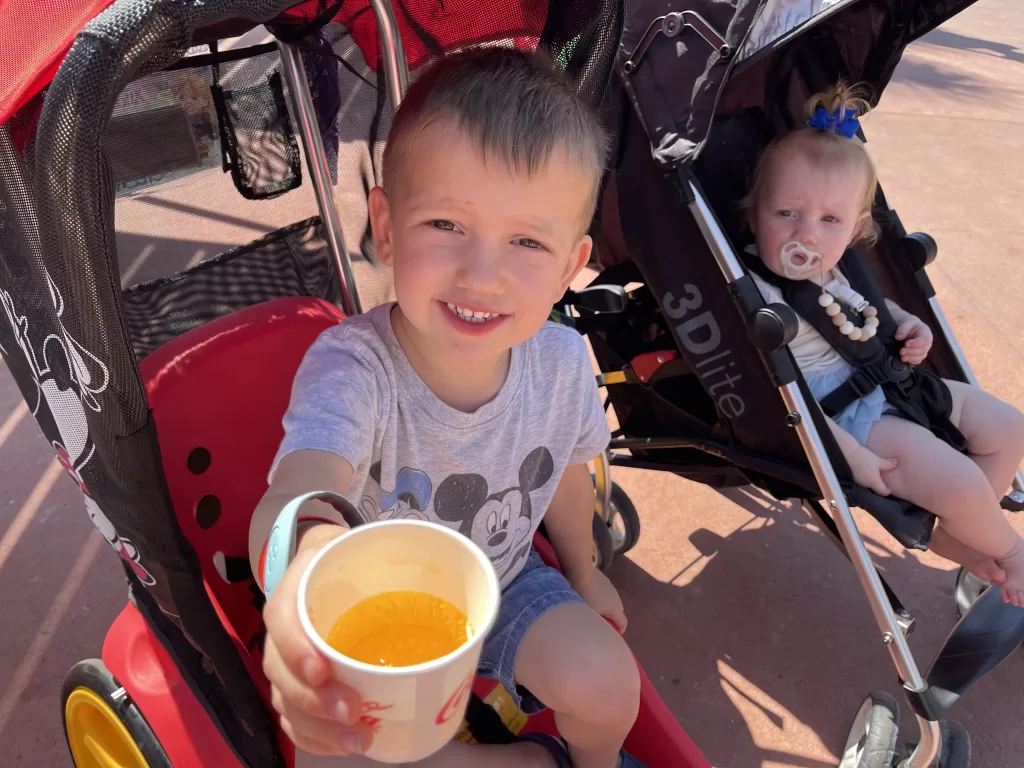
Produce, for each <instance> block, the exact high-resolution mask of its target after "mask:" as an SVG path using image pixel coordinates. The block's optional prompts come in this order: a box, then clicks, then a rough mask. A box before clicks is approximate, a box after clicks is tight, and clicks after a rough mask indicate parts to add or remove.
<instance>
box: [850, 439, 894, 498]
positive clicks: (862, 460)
mask: <svg viewBox="0 0 1024 768" xmlns="http://www.w3.org/2000/svg"><path fill="white" fill-rule="evenodd" d="M857 448H858V449H859V450H851V451H850V452H849V453H847V454H846V461H847V462H848V463H849V465H850V470H851V471H852V472H853V479H854V480H856V481H857V483H859V484H860V485H863V486H864V487H865V488H870V489H871V490H872V491H874V492H875V493H877V494H878V495H879V496H888V495H889V494H891V493H892V491H891V490H889V486H888V485H886V484H885V480H883V479H882V473H883V472H891V471H892V470H894V469H896V467H897V466H898V464H899V462H898V461H896V459H883V458H882V457H880V456H878V455H876V454H875V453H874V452H873V451H870V450H868V449H867V448H865V447H864V446H862V445H858V446H857Z"/></svg>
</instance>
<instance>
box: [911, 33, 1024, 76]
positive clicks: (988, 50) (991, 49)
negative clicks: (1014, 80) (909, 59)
mask: <svg viewBox="0 0 1024 768" xmlns="http://www.w3.org/2000/svg"><path fill="white" fill-rule="evenodd" d="M921 42H922V43H924V44H925V45H938V46H942V47H943V48H955V49H957V50H960V51H974V52H975V53H982V54H985V55H986V56H995V57H996V58H999V59H1009V60H1010V61H1016V62H1020V63H1021V64H1024V50H1021V49H1020V48H1018V47H1017V46H1015V45H1010V44H1009V43H996V42H993V41H991V40H982V39H980V38H977V37H968V36H967V35H960V34H957V33H956V32H950V31H949V30H946V29H936V30H935V31H933V32H929V33H928V35H927V36H926V37H924V38H923V39H922V40H921ZM901 74H902V72H901Z"/></svg>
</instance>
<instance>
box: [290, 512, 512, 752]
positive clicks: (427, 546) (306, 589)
mask: <svg viewBox="0 0 1024 768" xmlns="http://www.w3.org/2000/svg"><path fill="white" fill-rule="evenodd" d="M393 590H418V591H420V592H426V593H428V594H431V595H434V596H435V597H439V598H441V599H443V600H447V601H448V602H449V603H451V604H452V605H454V606H455V607H456V608H458V609H459V610H461V611H462V612H463V613H464V614H465V615H466V618H467V619H468V620H469V624H470V626H471V627H472V629H473V636H472V637H471V638H470V639H468V640H467V641H466V642H465V643H464V644H463V645H462V646H460V647H459V648H457V649H456V650H455V651H453V652H452V653H450V654H448V655H447V656H442V657H441V658H439V659H435V660H433V661H430V662H427V663H425V664H417V665H416V666H411V667H380V666H376V665H373V664H364V663H363V662H360V661H356V660H354V659H350V658H348V657H347V656H343V655H342V654H341V653H339V652H338V651H336V650H334V649H333V648H332V647H331V646H330V645H328V644H327V641H326V637H327V636H328V635H329V633H330V631H331V629H332V628H333V627H334V625H335V623H336V622H337V620H338V618H339V617H340V616H341V615H342V614H343V613H345V611H347V610H348V609H349V608H351V607H352V606H354V605H355V604H356V603H359V602H361V601H362V600H365V599H366V598H368V597H372V596H373V595H377V594H380V593H381V592H391V591H393ZM500 598H501V591H500V588H499V585H498V577H497V574H496V573H495V572H494V567H493V566H492V565H491V561H490V560H489V559H488V558H487V556H486V555H485V554H484V553H483V552H482V551H481V550H480V549H479V548H478V547H477V546H476V545H475V544H473V542H472V541H470V540H469V539H467V538H466V537H465V536H462V535H461V534H459V533H457V532H455V531H452V530H449V529H448V528H445V527H443V526H441V525H437V524H435V523H428V522H422V521H418V520H388V521H382V522H377V523H370V524H367V525H362V526H360V527H358V528H355V529H353V530H352V531H350V532H349V533H346V534H345V535H344V536H342V537H340V538H339V539H337V540H336V541H333V542H331V543H330V544H328V545H327V546H326V547H324V549H323V550H321V551H320V552H319V553H318V554H317V556H316V557H315V558H314V559H313V561H312V562H311V563H310V564H309V567H308V568H307V569H306V572H305V573H304V574H303V576H302V581H301V583H300V584H299V620H300V621H301V623H302V628H303V630H305V632H306V634H307V635H308V636H309V638H310V639H311V640H312V642H313V644H314V645H315V646H316V647H317V648H318V649H319V651H320V652H321V653H322V654H324V656H326V657H327V658H328V659H329V660H330V662H331V666H332V669H333V672H334V676H335V678H337V679H338V680H339V681H340V682H342V683H344V684H345V685H347V686H349V687H351V688H353V689H354V690H356V691H358V692H359V694H360V696H361V697H362V700H363V713H362V717H363V722H365V723H368V724H370V725H371V727H372V728H373V731H374V737H373V745H372V746H371V747H370V749H369V750H368V751H367V752H366V756H367V757H369V758H371V759H373V760H376V761H378V762H382V763H405V762H415V761H417V760H422V759H423V758H426V757H429V756H430V755H432V754H434V753H435V752H436V751H437V750H439V749H440V748H441V747H443V746H444V745H445V744H446V743H447V742H448V741H449V740H450V739H451V738H452V736H454V735H455V733H456V731H457V730H458V727H459V725H460V724H461V723H462V719H463V715H464V713H465V711H466V704H467V702H468V701H469V691H470V688H471V687H472V684H473V678H474V676H475V675H476V668H477V662H478V661H479V659H480V650H481V648H482V646H483V642H484V639H485V638H486V636H487V633H488V632H490V630H491V627H492V626H493V624H494V619H495V617H496V616H497V613H498V602H499V600H500Z"/></svg>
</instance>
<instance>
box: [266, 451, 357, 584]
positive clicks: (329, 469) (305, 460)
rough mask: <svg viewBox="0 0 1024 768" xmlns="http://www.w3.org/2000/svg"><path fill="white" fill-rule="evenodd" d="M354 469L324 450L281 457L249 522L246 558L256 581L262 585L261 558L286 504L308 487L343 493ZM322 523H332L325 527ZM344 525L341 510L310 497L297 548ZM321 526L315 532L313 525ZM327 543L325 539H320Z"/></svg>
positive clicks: (331, 534) (303, 517) (335, 531)
mask: <svg viewBox="0 0 1024 768" xmlns="http://www.w3.org/2000/svg"><path fill="white" fill-rule="evenodd" d="M352 475H353V469H352V465H351V464H349V463H348V462H347V461H346V460H345V459H343V458H341V457H340V456H337V455H335V454H333V453H328V452H327V451H308V450H307V451H295V452H294V453H289V454H287V455H285V456H284V458H282V459H281V461H280V462H279V463H278V465H277V469H276V471H275V472H274V478H273V481H272V482H271V483H270V487H269V488H268V489H267V492H266V493H265V494H263V498H262V499H260V503H259V504H258V505H257V506H256V511H255V512H254V513H253V515H252V521H251V522H250V523H249V562H250V564H251V565H252V572H253V575H254V576H255V577H256V582H257V583H258V584H260V586H261V587H262V585H263V573H262V569H261V568H260V566H261V559H262V554H263V548H264V546H265V545H266V543H267V538H268V537H269V536H270V530H271V529H272V528H273V527H274V521H275V520H277V516H278V515H279V514H280V512H281V510H282V509H284V507H285V505H286V504H288V502H289V501H291V500H292V499H294V498H295V497H296V496H301V495H302V494H304V493H309V492H310V491H334V492H335V493H340V494H341V495H343V496H344V495H345V494H346V493H348V489H349V485H351V483H352ZM324 523H332V525H328V526H327V527H326V528H325V527H324V525H323V524H324ZM334 524H336V525H345V521H344V520H343V518H342V516H341V514H340V513H339V512H338V511H337V510H336V509H334V507H332V506H331V505H330V504H328V503H326V502H323V501H309V502H306V503H305V504H304V505H303V507H302V522H301V523H300V526H299V548H300V549H302V548H306V547H308V546H310V545H311V544H313V543H315V541H319V540H321V539H323V538H324V537H328V539H327V540H330V539H333V538H334V537H336V536H337V535H338V529H337V527H336V525H334ZM317 528H320V529H321V530H320V531H319V532H318V533H317V532H315V529H317ZM321 543H326V542H321Z"/></svg>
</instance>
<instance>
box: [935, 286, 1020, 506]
mask: <svg viewBox="0 0 1024 768" xmlns="http://www.w3.org/2000/svg"><path fill="white" fill-rule="evenodd" d="M928 303H929V304H930V305H931V308H932V312H933V313H934V314H935V319H936V320H938V321H939V328H941V329H942V335H943V336H945V337H946V341H947V342H948V343H949V346H950V348H951V349H952V350H953V355H954V356H955V357H956V359H957V362H958V363H960V367H961V368H963V370H964V375H965V376H966V377H967V381H968V382H969V383H971V384H974V385H975V386H977V385H978V379H977V377H976V376H975V375H974V371H973V370H972V369H971V366H970V365H969V364H968V362H967V356H966V355H965V354H964V351H963V349H962V348H961V347H960V343H959V342H958V341H957V340H956V336H954V335H953V329H952V328H950V326H949V320H947V319H946V314H945V313H944V312H943V311H942V307H941V306H940V305H939V297H938V296H932V297H931V298H930V299H928ZM1013 489H1014V490H1015V491H1018V492H1021V493H1024V472H1022V471H1021V470H1020V468H1018V469H1017V474H1015V475H1014V476H1013Z"/></svg>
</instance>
